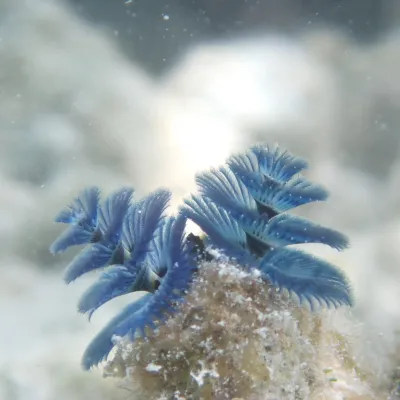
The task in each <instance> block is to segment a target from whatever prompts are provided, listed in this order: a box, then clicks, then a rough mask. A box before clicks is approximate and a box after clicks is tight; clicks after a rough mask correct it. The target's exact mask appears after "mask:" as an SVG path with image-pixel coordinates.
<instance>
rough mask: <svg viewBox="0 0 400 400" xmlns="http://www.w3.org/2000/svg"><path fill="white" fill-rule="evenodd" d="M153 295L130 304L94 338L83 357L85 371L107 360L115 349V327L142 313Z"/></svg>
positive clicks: (149, 294)
mask: <svg viewBox="0 0 400 400" xmlns="http://www.w3.org/2000/svg"><path fill="white" fill-rule="evenodd" d="M152 297H153V294H151V293H147V294H145V295H144V296H142V297H141V298H140V299H138V300H136V301H134V302H133V303H130V304H128V305H127V306H126V307H125V308H124V309H123V310H122V311H121V312H120V313H119V314H117V315H116V316H115V317H114V318H112V319H111V321H109V322H108V324H107V325H106V326H105V327H104V328H103V329H102V330H101V331H100V332H99V333H98V334H97V335H96V336H95V337H94V338H93V340H92V341H91V342H90V344H89V346H88V347H87V348H86V350H85V352H84V354H83V357H82V367H83V369H85V370H89V369H90V368H92V367H94V366H96V365H98V364H99V363H101V362H102V361H104V360H106V359H107V356H108V355H109V354H110V351H111V350H112V349H113V347H114V345H115V344H114V341H113V337H114V336H115V333H114V331H115V327H116V326H118V324H119V323H120V322H122V321H124V320H125V319H126V318H127V317H128V316H129V315H132V314H135V313H138V312H140V310H142V309H143V308H144V307H145V305H146V304H147V303H148V302H149V301H150V300H151V298H152Z"/></svg>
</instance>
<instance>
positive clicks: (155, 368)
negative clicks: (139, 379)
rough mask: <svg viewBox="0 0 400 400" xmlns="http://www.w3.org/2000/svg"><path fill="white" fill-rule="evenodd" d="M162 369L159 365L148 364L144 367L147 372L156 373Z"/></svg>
mask: <svg viewBox="0 0 400 400" xmlns="http://www.w3.org/2000/svg"><path fill="white" fill-rule="evenodd" d="M161 368H162V366H161V365H157V364H153V363H150V364H148V365H147V367H146V371H147V372H158V371H159V370H160V369H161Z"/></svg>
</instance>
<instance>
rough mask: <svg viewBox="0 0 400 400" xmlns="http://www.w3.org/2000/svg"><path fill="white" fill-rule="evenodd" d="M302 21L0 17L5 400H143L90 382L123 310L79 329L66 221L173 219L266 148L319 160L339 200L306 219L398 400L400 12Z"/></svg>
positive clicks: (141, 8)
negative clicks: (127, 194)
mask: <svg viewBox="0 0 400 400" xmlns="http://www.w3.org/2000/svg"><path fill="white" fill-rule="evenodd" d="M274 3H275V6H274ZM301 4H302V5H301V6H300V5H299V3H298V2H296V1H283V2H281V3H280V6H276V2H272V1H267V0H266V1H259V2H256V1H254V2H251V1H248V2H240V1H232V2H228V1H214V2H211V1H197V2H189V1H187V2H184V1H178V0H175V1H169V2H165V1H147V2H144V1H140V0H136V1H125V2H124V1H114V2H106V1H104V2H103V1H92V2H90V1H72V0H71V1H70V2H61V1H55V0H36V1H34V0H30V1H29V0H20V1H14V0H0V60H1V62H0V105H1V106H0V128H1V129H0V141H1V146H0V154H1V157H0V165H1V167H0V180H1V184H2V191H1V194H0V235H1V241H0V246H1V253H0V263H1V265H0V268H1V273H2V275H1V277H2V279H1V280H0V296H1V301H0V308H1V313H0V315H1V317H2V323H1V329H0V346H1V347H0V399H1V400H3V399H16V400H19V399H23V400H25V399H29V400H53V399H55V398H57V399H60V400H64V399H76V400H80V399H87V400H91V399H128V398H135V397H134V395H133V394H131V393H130V390H131V389H129V388H127V387H124V386H123V385H121V384H120V383H119V382H118V381H116V380H112V379H103V378H102V373H101V370H96V369H95V370H93V371H91V372H83V371H82V370H81V367H80V358H81V354H82V352H83V350H84V348H85V347H86V345H87V343H88V342H89V341H90V339H91V338H92V337H93V336H94V335H95V333H96V332H98V331H99V329H100V328H101V327H102V326H103V325H104V324H105V323H106V322H107V321H108V320H109V318H111V316H113V315H114V314H115V312H116V311H117V310H119V309H120V307H121V305H122V304H125V303H126V299H123V298H122V299H117V300H116V301H113V302H111V303H110V304H107V305H105V306H104V307H103V308H102V309H101V310H99V311H98V313H97V314H96V315H95V316H94V317H93V319H92V320H91V323H90V324H89V323H88V322H87V319H86V317H84V316H81V315H79V314H78V312H77V311H76V306H75V304H76V301H77V299H78V298H79V296H80V293H81V292H82V291H83V290H84V289H85V288H86V287H87V286H88V283H89V282H90V281H91V279H90V277H87V278H86V277H85V278H83V279H82V280H80V281H77V282H74V283H73V284H71V285H68V286H67V285H65V284H64V282H63V280H62V274H63V272H62V269H63V268H64V266H65V264H66V263H67V262H68V260H70V259H71V258H72V255H73V254H74V251H68V252H66V253H65V255H63V256H62V257H57V258H55V257H53V256H52V255H51V254H50V253H49V251H48V248H49V245H50V243H51V242H52V241H53V239H54V238H55V237H56V236H57V235H58V234H59V233H60V227H58V226H57V225H56V224H54V223H53V218H54V216H55V215H56V214H57V212H58V211H59V210H60V209H61V208H62V207H63V206H64V205H65V204H67V203H68V202H69V201H70V199H71V198H72V197H74V196H75V195H76V194H77V193H78V192H79V191H80V190H81V189H82V188H83V187H85V186H87V185H93V184H95V185H98V186H100V187H101V188H102V190H104V191H105V192H109V191H111V190H115V189H117V188H119V187H120V186H123V185H130V186H134V187H135V188H136V190H137V193H138V194H139V195H143V194H145V193H147V192H148V191H150V190H154V189H155V188H157V187H159V186H166V187H169V188H170V189H171V190H172V192H173V203H174V204H175V205H176V204H178V203H179V202H180V200H181V198H182V196H184V195H186V194H187V193H188V192H190V191H193V190H194V189H195V181H194V179H193V177H194V174H195V173H196V172H198V171H199V170H202V169H205V168H209V167H211V166H217V165H219V164H220V163H222V162H223V161H224V160H225V159H226V157H227V156H229V155H230V154H232V153H234V152H237V151H244V150H246V149H247V147H248V146H250V145H252V144H254V143H256V142H259V141H263V142H267V143H271V144H273V143H276V142H277V143H279V145H280V146H282V147H283V148H286V149H288V150H289V151H290V152H292V153H294V154H296V155H299V156H301V157H303V158H305V159H307V161H308V162H309V164H310V166H311V168H310V171H309V172H308V176H309V177H310V178H312V179H313V180H315V181H317V182H319V183H322V184H324V185H325V186H326V187H327V188H328V189H329V191H330V199H329V202H328V204H324V203H321V204H317V205H314V206H313V207H308V206H305V207H303V208H302V210H301V214H302V215H305V216H308V217H310V218H311V217H312V219H313V220H315V221H318V222H319V223H322V224H326V225H328V226H334V227H335V228H336V229H339V230H340V231H343V232H345V233H346V234H347V235H348V236H349V237H350V239H351V247H350V249H349V250H347V251H346V252H344V253H337V252H335V251H333V250H326V249H325V248H323V247H319V246H311V245H310V246H309V248H310V251H312V252H313V253H314V254H317V255H321V256H323V257H324V258H326V259H328V260H330V261H332V262H334V263H335V264H336V265H338V266H340V267H341V268H343V269H344V270H345V271H346V272H347V274H348V276H349V278H350V280H351V282H352V285H353V287H354V292H355V300H356V305H355V307H354V309H353V310H352V313H351V316H350V317H348V318H349V319H350V320H351V321H353V322H354V330H357V332H359V331H362V335H363V343H362V348H361V349H357V351H359V352H361V354H362V356H363V357H365V359H366V360H371V363H372V364H373V365H374V369H375V370H376V371H377V372H376V374H377V375H378V376H382V377H387V378H388V379H387V381H388V382H386V380H385V381H384V378H382V385H387V393H388V395H387V396H386V397H385V395H382V396H381V397H377V398H396V393H395V387H396V382H397V381H398V379H399V375H400V373H399V371H398V366H399V365H400V357H399V356H398V351H397V346H398V345H399V343H400V342H399V339H398V338H397V331H398V330H399V329H400V307H399V302H400V290H399V282H400V266H399V261H400V248H399V246H398V243H399V240H400V190H399V184H400V146H399V145H400V133H399V132H400V83H399V82H398V68H397V67H398V65H399V63H400V31H399V30H398V28H399V23H400V7H399V5H398V4H397V2H395V1H392V2H390V1H375V2H374V1H372V0H371V1H365V2H362V1H350V2H348V3H346V2H343V1H335V2H328V1H323V2H316V1H314V2H313V1H308V2H302V3H301ZM350 4H351V5H350ZM351 329H353V328H351ZM357 334H358V333H357ZM396 356H397V359H396ZM372 360H373V361H372ZM367 362H368V361H367ZM380 374H381V375H380ZM385 379H386V378H385ZM389 381H390V382H392V383H390V382H389ZM121 386H123V387H121ZM382 390H383V391H385V390H386V389H382ZM389 391H390V392H391V394H390V395H389ZM388 396H391V397H388ZM288 398H290V397H288ZM304 398H307V397H304ZM338 398H340V397H338Z"/></svg>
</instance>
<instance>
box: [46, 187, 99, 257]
mask: <svg viewBox="0 0 400 400" xmlns="http://www.w3.org/2000/svg"><path fill="white" fill-rule="evenodd" d="M99 197H100V190H99V188H97V187H95V186H93V187H89V188H86V189H84V190H82V192H81V193H80V194H79V196H78V197H76V198H75V199H74V200H73V202H72V203H71V204H70V205H69V206H68V207H67V208H65V209H64V210H62V211H61V212H60V213H59V214H58V215H57V216H56V218H55V222H59V223H63V224H71V227H69V228H68V229H67V230H66V231H64V232H63V233H62V234H61V235H60V236H59V237H58V238H57V239H56V240H55V241H54V242H53V244H52V245H51V246H50V252H51V253H52V254H56V253H62V252H64V251H65V250H66V249H67V248H69V247H71V246H75V245H80V244H86V243H90V241H91V239H92V235H93V232H94V231H95V230H96V226H97V214H98V207H99Z"/></svg>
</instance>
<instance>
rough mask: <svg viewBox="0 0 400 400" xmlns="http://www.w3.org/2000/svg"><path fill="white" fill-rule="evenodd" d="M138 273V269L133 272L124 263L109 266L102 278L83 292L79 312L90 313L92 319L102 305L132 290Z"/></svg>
mask: <svg viewBox="0 0 400 400" xmlns="http://www.w3.org/2000/svg"><path fill="white" fill-rule="evenodd" d="M136 275H137V273H136V271H135V272H132V271H131V270H129V269H128V268H126V267H125V266H124V265H113V266H111V267H108V268H107V269H106V270H105V271H104V272H103V273H102V274H101V276H100V278H99V279H98V280H97V281H96V282H95V283H94V284H93V285H91V286H90V287H89V288H88V289H87V290H86V291H85V292H84V293H83V295H82V297H81V299H80V300H79V303H78V310H79V312H80V313H82V314H85V313H88V316H89V320H90V319H91V317H92V315H93V313H94V312H95V311H96V310H97V309H98V308H99V307H100V306H102V305H103V304H105V303H107V302H108V301H110V300H112V299H113V298H115V297H118V296H122V295H124V294H127V293H130V292H132V291H133V290H132V289H133V285H134V282H135V280H136Z"/></svg>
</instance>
